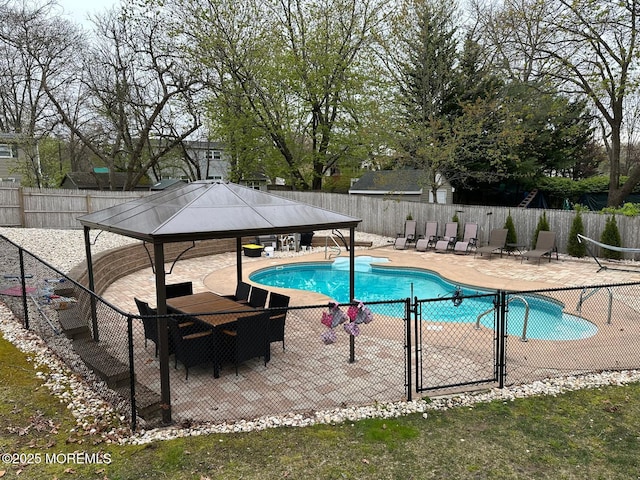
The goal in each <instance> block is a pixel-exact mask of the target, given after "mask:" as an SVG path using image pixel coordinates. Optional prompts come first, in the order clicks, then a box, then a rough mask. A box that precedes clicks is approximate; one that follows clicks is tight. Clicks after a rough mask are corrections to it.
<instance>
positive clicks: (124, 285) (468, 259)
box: [104, 246, 640, 312]
mask: <svg viewBox="0 0 640 480" xmlns="http://www.w3.org/2000/svg"><path fill="white" fill-rule="evenodd" d="M279 254H280V252H276V254H275V255H276V256H275V257H273V258H267V257H264V256H263V257H260V258H252V257H242V260H243V266H242V273H243V277H244V278H245V279H248V277H249V275H250V274H251V273H252V272H254V271H255V270H258V269H261V268H265V267H271V266H278V265H286V264H290V263H299V262H311V261H325V253H324V249H323V248H316V249H315V250H314V251H312V252H307V253H306V254H303V253H301V254H300V255H298V256H294V257H291V256H278V255H279ZM355 254H356V255H370V256H374V257H375V256H380V257H383V258H388V259H389V260H390V262H389V263H386V264H385V265H387V266H398V267H415V268H424V269H427V270H432V271H434V272H436V273H439V274H440V275H442V276H444V277H446V278H447V279H449V280H451V281H453V282H455V283H462V284H465V285H471V286H483V287H487V288H491V289H508V290H533V289H543V288H554V287H573V286H591V285H605V284H611V283H626V282H638V281H640V264H639V265H638V266H637V270H638V271H637V272H627V271H619V270H613V269H606V270H602V271H600V272H598V266H597V264H596V263H595V262H594V261H593V260H592V259H567V258H566V257H565V258H563V257H561V258H560V260H556V259H555V258H553V259H552V260H551V262H549V261H548V260H547V259H542V260H541V262H540V264H539V265H538V263H537V262H534V261H527V260H524V261H523V262H521V261H520V257H519V256H518V255H506V254H505V255H503V256H502V258H501V257H500V256H499V255H493V256H491V257H487V256H474V255H473V254H469V255H456V254H453V253H435V252H434V251H433V250H430V251H428V252H417V251H415V250H414V249H408V250H395V249H393V247H392V246H389V247H379V248H372V249H366V248H360V249H356V252H355ZM344 255H345V253H343V256H344ZM235 261H236V255H235V253H226V254H219V255H213V256H210V257H201V258H193V259H187V260H181V261H180V262H178V263H177V264H176V265H175V267H174V269H173V273H172V274H171V275H167V283H178V282H184V281H192V282H193V284H194V291H195V292H196V293H197V292H201V291H207V290H210V291H213V292H215V293H219V294H222V295H224V294H232V293H233V292H234V290H235V283H236V282H235V276H236V264H235ZM169 268H170V265H167V270H168V269H169ZM619 268H624V265H620V267H619ZM630 269H631V268H630ZM287 292H288V294H290V295H291V305H296V306H297V305H317V304H319V303H324V302H326V300H327V297H325V296H324V295H321V294H316V293H313V292H302V291H297V290H296V291H292V290H288V291H287ZM134 296H137V297H139V298H142V299H145V300H148V301H149V302H150V303H151V304H152V305H153V304H154V303H155V280H154V277H153V274H152V272H151V269H150V268H147V269H143V270H140V271H138V272H136V273H134V274H132V275H129V276H127V277H125V278H123V279H120V280H118V281H116V282H115V283H114V284H112V285H111V286H110V287H109V288H108V289H107V291H106V292H105V294H104V298H105V299H106V300H107V301H109V302H111V303H113V304H114V305H116V306H118V307H120V308H122V309H123V310H125V311H129V312H137V309H136V306H135V303H134V301H133V297H134ZM356 297H357V292H356Z"/></svg>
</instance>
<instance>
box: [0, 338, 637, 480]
mask: <svg viewBox="0 0 640 480" xmlns="http://www.w3.org/2000/svg"><path fill="white" fill-rule="evenodd" d="M0 367H1V368H0V382H1V383H0V385H1V387H0V388H2V394H1V395H0V410H1V411H0V432H1V433H0V446H1V448H0V452H2V453H4V454H5V456H3V457H2V459H3V465H1V466H0V472H1V473H2V474H1V475H0V478H2V479H4V478H26V479H38V480H39V479H65V478H69V479H73V478H78V479H100V480H104V479H111V480H114V479H139V478H148V479H199V480H200V479H236V478H237V479H240V478H242V479H272V478H284V479H333V478H335V479H367V480H369V479H402V480H406V479H428V478H442V479H445V478H446V479H485V478H486V479H501V478H522V479H531V478H549V479H554V480H555V479H586V478H593V479H618V478H619V479H630V478H638V477H639V476H640V455H639V454H638V452H639V447H640V385H637V384H633V385H629V386H625V387H606V388H600V389H595V390H583V391H578V392H571V393H567V394H563V395H559V396H557V397H551V396H549V397H535V398H527V399H520V400H515V401H509V402H498V401H496V402H492V403H487V404H478V405H476V406H474V407H473V408H455V409H450V410H448V411H434V412H429V413H428V414H426V415H422V414H414V415H410V416H407V417H401V418H397V419H387V420H380V419H376V420H366V421H360V422H356V423H345V424H340V425H335V426H327V425H322V426H315V427H308V428H279V429H270V430H266V431H261V432H255V433H243V434H224V435H219V434H215V435H207V436H200V437H189V438H183V439H177V440H169V441H162V442H155V443H152V444H148V445H143V446H129V445H127V446H117V445H110V444H107V443H105V442H103V441H102V439H101V437H100V436H98V435H92V434H90V433H86V432H84V431H83V430H82V429H77V428H76V422H75V419H74V418H73V416H72V415H71V414H70V412H69V410H68V409H67V408H66V405H65V404H63V403H61V402H60V401H59V400H57V398H56V397H54V396H52V395H51V394H50V392H49V390H48V389H47V388H46V387H44V386H42V380H41V379H40V378H39V377H37V376H36V375H35V371H34V368H33V365H32V363H30V362H28V361H27V356H26V355H25V354H24V353H22V352H20V351H18V350H17V349H16V348H15V347H14V346H13V345H11V344H10V343H8V342H6V341H5V340H3V339H2V338H1V337H0ZM74 428H76V431H71V430H72V429H74ZM73 452H78V453H79V454H80V455H76V457H73V456H66V455H67V454H72V453H73ZM7 453H8V454H13V455H12V456H10V457H7V456H6V454H7ZM20 454H23V455H22V458H23V460H24V461H25V462H26V463H27V464H24V465H15V464H13V463H14V460H15V459H18V460H19V459H20ZM97 458H102V459H103V460H106V462H105V463H102V464H100V463H96V459H97ZM80 459H86V460H87V462H88V463H85V464H82V463H80V462H79V460H80Z"/></svg>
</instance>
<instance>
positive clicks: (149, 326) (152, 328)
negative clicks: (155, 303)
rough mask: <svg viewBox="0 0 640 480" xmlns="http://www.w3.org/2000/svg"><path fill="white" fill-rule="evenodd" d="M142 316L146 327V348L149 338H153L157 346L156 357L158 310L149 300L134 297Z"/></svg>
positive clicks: (143, 325)
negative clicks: (144, 300) (151, 305)
mask: <svg viewBox="0 0 640 480" xmlns="http://www.w3.org/2000/svg"><path fill="white" fill-rule="evenodd" d="M133 300H134V301H135V302H136V306H137V307H138V311H139V312H140V316H141V317H142V327H143V328H144V348H147V340H151V341H152V342H153V343H154V345H155V346H156V354H155V355H156V357H157V356H158V320H157V319H156V317H155V315H156V310H155V308H151V307H150V306H149V304H148V303H147V302H143V301H142V300H140V299H139V298H135V297H134V298H133Z"/></svg>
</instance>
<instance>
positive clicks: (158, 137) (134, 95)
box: [46, 6, 202, 190]
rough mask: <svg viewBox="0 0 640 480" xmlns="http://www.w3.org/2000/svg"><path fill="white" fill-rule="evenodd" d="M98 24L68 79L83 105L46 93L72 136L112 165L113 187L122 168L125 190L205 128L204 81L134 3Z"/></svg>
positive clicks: (161, 25)
mask: <svg viewBox="0 0 640 480" xmlns="http://www.w3.org/2000/svg"><path fill="white" fill-rule="evenodd" d="M94 23H95V28H96V32H95V33H96V35H95V36H94V37H95V40H94V43H93V44H92V45H91V46H90V47H89V48H87V49H86V51H85V52H84V55H83V64H82V69H81V70H79V71H75V72H73V76H70V77H69V82H68V90H67V91H69V90H70V89H71V87H72V86H73V87H74V88H75V89H76V90H75V97H76V98H77V99H79V100H80V102H79V103H81V104H82V108H81V109H78V108H77V107H75V106H74V105H73V104H72V103H71V102H69V101H66V100H65V99H63V97H61V96H59V95H57V94H56V92H54V91H53V90H51V89H47V90H46V91H47V93H48V94H49V98H50V99H51V101H52V102H53V104H54V105H55V107H56V109H57V112H58V114H59V115H60V117H61V118H62V120H63V122H64V123H65V125H66V126H67V127H68V128H69V129H70V130H71V132H72V134H73V135H75V136H76V137H77V138H78V139H79V140H80V141H81V142H82V143H83V144H84V145H85V146H86V147H87V148H88V149H89V150H90V151H91V152H92V153H93V154H94V155H95V156H96V157H97V158H98V159H99V160H100V161H101V162H102V163H103V164H104V165H107V166H108V167H109V171H110V172H111V174H112V176H111V185H112V188H113V185H114V181H113V174H114V173H115V172H116V171H122V172H126V173H127V181H126V184H125V185H124V189H125V190H128V189H132V188H133V187H134V186H135V185H136V184H137V183H138V182H139V180H140V179H141V178H142V177H143V176H144V175H145V174H146V172H147V171H149V170H150V169H152V168H153V167H154V166H155V165H156V164H157V163H158V162H159V161H160V159H162V158H163V157H164V156H165V155H167V154H169V153H170V152H172V151H174V150H175V149H176V148H177V147H179V146H181V144H182V143H183V142H184V141H185V140H186V139H187V138H188V137H189V136H190V135H192V134H193V133H194V132H196V131H197V130H198V129H199V128H200V126H201V121H200V109H199V105H198V102H197V95H198V93H199V92H200V90H201V88H202V82H201V80H200V78H199V75H198V71H199V69H197V68H195V67H193V66H192V65H187V64H186V63H185V61H184V56H183V55H182V52H181V51H180V50H179V49H178V48H177V47H176V45H175V43H174V42H173V39H172V38H171V36H170V35H169V33H170V32H168V31H167V29H166V28H165V22H164V21H163V18H162V17H161V16H160V15H157V14H153V13H151V12H146V11H142V10H138V9H136V8H135V7H132V6H130V7H129V8H128V9H125V8H123V9H121V10H115V9H112V10H110V11H107V12H106V13H104V14H102V15H99V16H97V17H95V19H94ZM76 105H77V104H76Z"/></svg>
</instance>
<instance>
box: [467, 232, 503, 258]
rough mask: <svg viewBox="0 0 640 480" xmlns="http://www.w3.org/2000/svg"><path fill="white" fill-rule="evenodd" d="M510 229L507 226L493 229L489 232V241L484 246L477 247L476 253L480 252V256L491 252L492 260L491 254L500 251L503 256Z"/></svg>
mask: <svg viewBox="0 0 640 480" xmlns="http://www.w3.org/2000/svg"><path fill="white" fill-rule="evenodd" d="M508 233H509V231H508V230H507V229H506V228H495V229H493V230H491V233H490V234H489V243H488V244H487V245H485V246H484V247H478V248H476V252H475V255H478V254H480V256H482V255H484V254H485V253H487V254H489V260H491V255H492V254H494V253H500V256H501V257H502V250H503V249H504V247H505V245H506V243H507V234H508Z"/></svg>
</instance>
